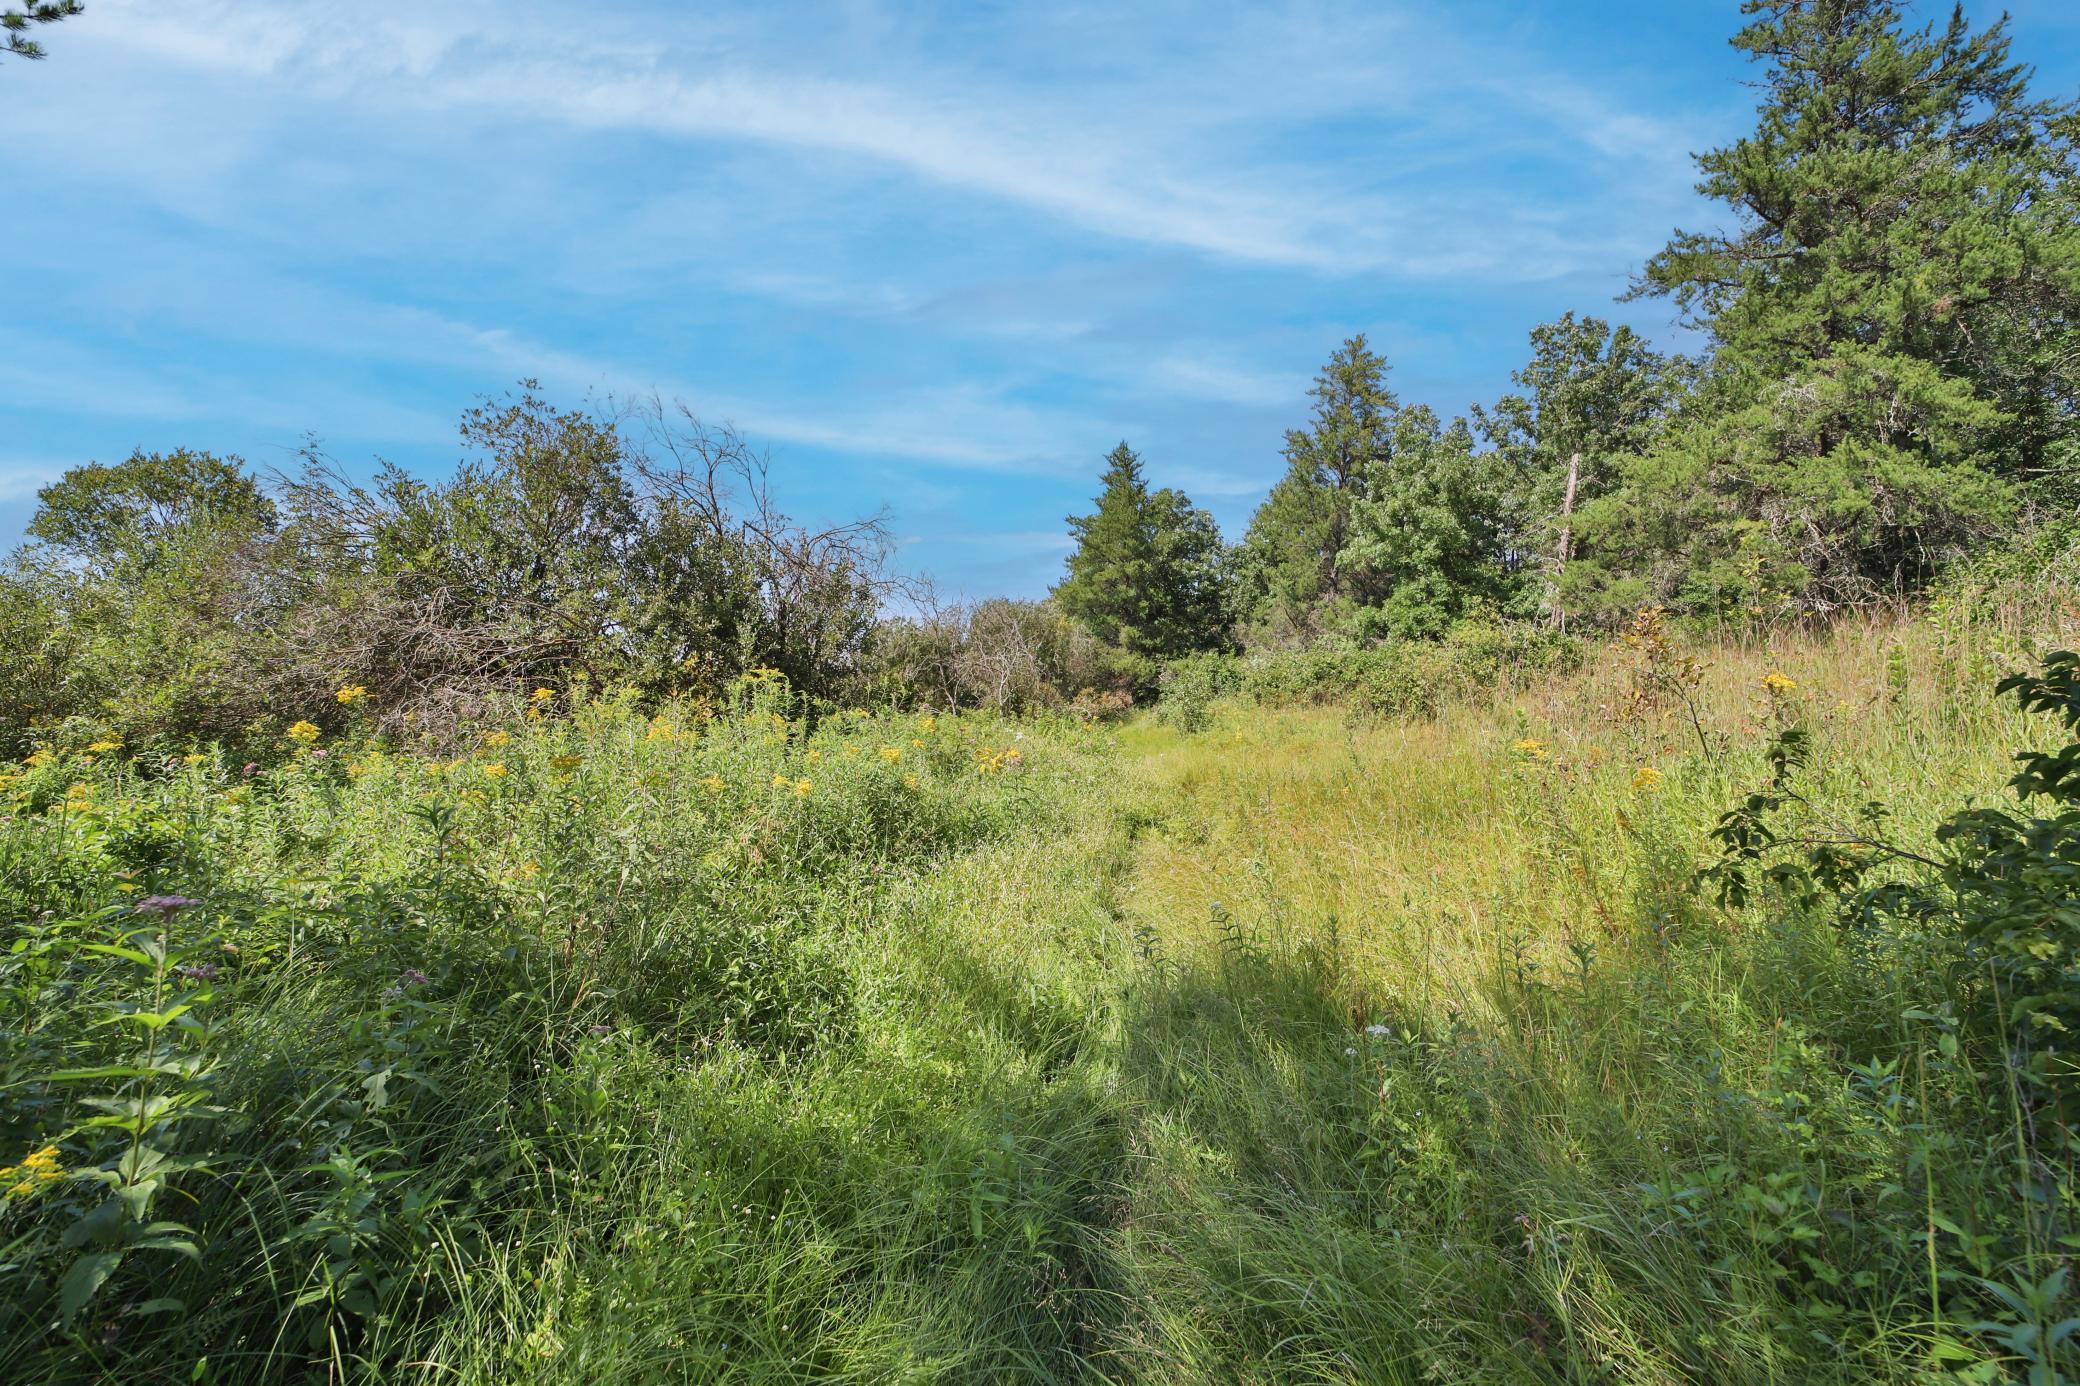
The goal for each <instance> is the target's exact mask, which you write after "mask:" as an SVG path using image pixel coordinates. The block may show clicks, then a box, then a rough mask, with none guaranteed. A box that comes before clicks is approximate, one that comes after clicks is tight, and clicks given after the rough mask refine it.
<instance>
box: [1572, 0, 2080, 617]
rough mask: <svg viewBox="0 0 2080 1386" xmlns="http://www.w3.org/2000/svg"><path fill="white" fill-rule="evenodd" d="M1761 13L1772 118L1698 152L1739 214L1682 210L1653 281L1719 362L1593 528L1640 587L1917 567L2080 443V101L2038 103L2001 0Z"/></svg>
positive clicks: (1969, 533)
mask: <svg viewBox="0 0 2080 1386" xmlns="http://www.w3.org/2000/svg"><path fill="white" fill-rule="evenodd" d="M1744 12H1745V13H1746V14H1747V15H1749V16H1750V17H1751V21H1752V22H1751V23H1749V25H1748V26H1747V27H1746V28H1744V29H1742V30H1741V32H1740V33H1739V34H1738V35H1737V36H1736V38H1735V39H1734V43H1735V45H1736V46H1737V47H1739V48H1741V49H1742V50H1743V51H1745V52H1747V53H1748V54H1750V55H1751V56H1752V57H1754V58H1756V59H1757V60H1760V61H1764V62H1766V63H1767V64H1768V72H1767V74H1766V76H1765V79H1764V81H1763V84H1762V85H1763V89H1764V99H1763V102H1762V105H1761V108H1760V113H1759V115H1760V119H1759V121H1758V125H1757V128H1756V130H1755V132H1754V133H1753V134H1752V135H1750V136H1748V137H1746V138H1744V139H1741V140H1739V141H1737V142H1735V143H1734V144H1732V145H1730V146H1728V147H1726V148H1722V149H1717V150H1713V151H1711V152H1709V153H1707V154H1705V155H1703V156H1701V158H1700V159H1699V165H1700V167H1701V169H1702V170H1703V173H1704V179H1703V181H1702V182H1701V183H1700V184H1699V188H1700V190H1701V191H1703V192H1705V193H1707V194H1708V195H1710V196H1712V197H1714V198H1717V199H1719V200H1721V201H1723V202H1725V203H1727V204H1728V205H1729V206H1731V207H1732V208H1734V209H1735V212H1736V214H1737V218H1738V224H1737V227H1736V229H1735V230H1734V231H1732V232H1731V233H1728V234H1718V233H1681V234H1678V235H1677V236H1676V238H1675V239H1674V240H1672V241H1671V242H1670V243H1669V245H1668V247H1667V248H1666V249H1664V250H1663V251H1662V252H1661V253H1660V254H1659V255H1657V256H1655V257H1654V258H1653V260H1652V261H1650V262H1649V264H1648V265H1647V267H1646V270H1645V272H1644V274H1643V276H1642V277H1641V279H1640V281H1639V283H1638V284H1637V285H1636V287H1635V291H1636V292H1640V293H1652V294H1666V295H1670V296H1672V297H1673V298H1674V299H1675V301H1676V302H1677V304H1678V305H1680V306H1681V307H1682V308H1683V309H1684V310H1685V311H1686V312H1687V313H1689V314H1691V316H1692V318H1693V320H1694V321H1697V322H1698V323H1699V324H1700V325H1702V326H1704V327H1705V328H1707V329H1708V331H1709V332H1710V334H1711V337H1712V340H1713V344H1714V348H1715V351H1714V367H1713V371H1712V375H1711V378H1710V380H1709V381H1708V382H1707V385H1706V388H1705V391H1704V393H1703V395H1702V396H1701V398H1700V399H1699V400H1698V401H1697V406H1696V407H1694V408H1693V409H1691V410H1690V411H1689V417H1688V419H1687V421H1686V424H1685V426H1684V427H1683V428H1682V429H1680V430H1678V431H1677V432H1675V433H1674V434H1672V435H1671V436H1670V438H1669V440H1668V442H1667V443H1666V444H1665V445H1664V446H1662V447H1659V448H1656V449H1655V451H1654V453H1653V455H1652V456H1650V457H1649V458H1647V459H1646V460H1645V461H1644V462H1642V463H1640V464H1639V465H1637V466H1636V467H1633V468H1630V469H1629V475H1628V477H1627V478H1626V483H1625V485H1624V486H1623V487H1621V488H1620V489H1621V491H1622V492H1623V493H1624V494H1623V495H1622V496H1620V495H1614V496H1611V497H1606V498H1605V499H1604V500H1603V501H1600V502H1597V503H1595V504H1594V505H1592V506H1591V507H1590V511H1591V513H1590V514H1587V515H1585V516H1584V519H1583V533H1584V534H1585V535H1586V534H1589V533H1591V532H1592V531H1594V532H1596V533H1598V534H1599V535H1600V536H1601V537H1600V538H1598V539H1597V541H1596V542H1598V543H1601V544H1605V545H1606V547H1607V552H1606V554H1605V557H1606V559H1609V558H1612V557H1615V556H1617V554H1618V551H1620V550H1626V549H1630V550H1631V554H1630V563H1631V566H1632V569H1633V572H1632V574H1631V575H1630V576H1631V579H1632V581H1631V584H1630V585H1631V587H1632V588H1633V589H1636V590H1635V591H1634V592H1633V593H1630V594H1628V596H1629V595H1637V594H1638V592H1639V591H1644V592H1645V594H1646V595H1650V596H1654V597H1657V598H1659V597H1669V596H1674V597H1678V598H1680V599H1683V600H1687V601H1690V602H1692V603H1697V604H1716V605H1746V606H1750V607H1759V606H1762V605H1763V604H1765V602H1766V601H1767V600H1769V599H1771V598H1772V597H1773V596H1775V595H1781V596H1787V597H1790V598H1792V599H1795V600H1796V601H1797V602H1798V603H1799V604H1801V605H1803V606H1806V607H1809V608H1810V607H1822V608H1824V607H1828V606H1833V605H1838V604H1844V603H1857V602H1863V601H1868V600H1871V599H1873V598H1876V597H1879V596H1884V595H1888V594H1893V593H1900V592H1904V591H1909V590H1912V589H1914V588H1916V587H1918V586H1919V585H1921V584H1922V583H1924V582H1925V581H1926V580H1927V579H1928V577H1929V576H1930V575H1931V574H1932V573H1933V571H1934V570H1935V569H1936V567H1937V566H1938V565H1940V564H1941V563H1942V562H1944V561H1946V560H1947V559H1949V558H1951V557H1954V556H1955V555H1956V554H1958V553H1960V552H1962V551H1963V549H1964V548H1965V546H1967V545H1968V544H1970V543H1972V542H1973V541H1975V540H1976V539H1978V538H1980V537H1982V536H1985V535H1987V534H1990V533H1992V532H1994V531H1995V530H1996V529H1997V528H1998V527H2000V526H2002V525H2004V524H2005V523H2007V522H2008V521H2009V519H2010V517H2011V516H2012V515H2013V514H2014V513H2015V510H2016V507H2017V505H2018V504H2019V502H2020V501H2021V499H2022V497H2021V496H2020V495H2019V494H2018V493H2017V489H2016V487H2015V486H2014V485H2011V484H2010V483H2021V482H2024V481H2027V480H2028V479H2030V478H2032V477H2035V476H2037V475H2039V474H2040V473H2041V472H2042V471H2043V470H2044V469H2046V468H2047V467H2049V466H2052V465H2054V464H2055V463H2056V462H2057V461H2058V460H2059V459H2060V458H2061V457H2063V456H2065V455H2067V453H2068V452H2069V450H2070V447H2071V440H2072V437H2073V432H2074V426H2075V424H2074V419H2075V407H2074V406H2075V392H2074V382H2073V378H2072V361H2071V353H2070V351H2069V349H2067V348H2065V347H2064V346H2063V343H2064V342H2065V341H2068V340H2070V333H2071V331H2072V327H2073V324H2074V318H2075V310H2076V306H2080V233H2076V231H2075V228H2074V226H2073V224H2072V220H2071V217H2070V212H2071V209H2072V196H2073V195H2072V188H2071V173H2072V163H2073V154H2074V142H2073V141H2074V134H2075V130H2076V117H2075V114H2074V108H2073V107H2072V106H2070V105H2059V104H2053V103H2048V102H2033V101H2031V100H2029V98H2028V94H2027V84H2028V71H2027V69H2026V68H2024V67H2022V66H2020V65H2018V64H2016V63H2013V62H2011V61H2010V60H2009V57H2008V40H2007V37H2006V34H2005V32H2004V24H2003V23H1996V24H1995V25H1993V26H1992V27H1990V28H1988V29H1986V30H1984V31H1982V32H1979V33H1976V34H1975V33H1973V32H1971V30H1970V28H1969V27H1968V26H1967V25H1966V23H1965V21H1964V19H1963V17H1962V14H1961V13H1957V14H1953V16H1952V17H1951V19H1950V20H1949V22H1948V23H1947V24H1946V25H1945V26H1943V28H1942V29H1941V30H1940V32H1939V31H1937V30H1936V29H1934V28H1933V27H1930V28H1923V29H1920V30H1914V31H1909V30H1907V29H1906V28H1905V27H1904V25H1903V23H1902V20H1901V16H1900V12H1899V9H1898V7H1897V6H1896V5H1895V4H1893V3H1890V0H1748V3H1747V4H1746V5H1745V6H1744ZM1642 584H1644V586H1642ZM1622 585H1624V584H1621V586H1622Z"/></svg>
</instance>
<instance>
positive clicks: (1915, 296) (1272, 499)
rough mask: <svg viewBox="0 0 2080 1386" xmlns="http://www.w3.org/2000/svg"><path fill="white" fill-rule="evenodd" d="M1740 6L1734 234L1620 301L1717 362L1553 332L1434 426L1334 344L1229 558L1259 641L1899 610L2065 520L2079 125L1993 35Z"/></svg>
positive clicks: (1881, 5)
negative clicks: (1971, 564) (1494, 391)
mask: <svg viewBox="0 0 2080 1386" xmlns="http://www.w3.org/2000/svg"><path fill="white" fill-rule="evenodd" d="M1744 10H1745V13H1746V14H1747V16H1748V17H1749V20H1750V22H1749V23H1748V25H1747V27H1745V28H1743V29H1742V30H1741V31H1740V32H1739V33H1738V34H1737V35H1736V37H1735V39H1734V43H1735V45H1736V46H1737V47H1738V48H1739V49H1741V50H1742V51H1743V52H1745V53H1746V54H1748V55H1749V56H1750V57H1752V58H1753V59H1755V60H1756V61H1757V62H1758V63H1760V64H1761V65H1762V73H1761V75H1760V81H1759V83H1758V86H1759V87H1760V89H1761V93H1762V99H1761V103H1760V106H1759V109H1758V111H1757V124H1756V128H1755V131H1754V133H1753V134H1751V135H1749V136H1747V137H1744V138H1742V139H1740V140H1738V141H1736V142H1735V143H1734V144H1732V145H1729V146H1727V147H1725V148H1722V149H1715V150H1711V151H1708V152H1706V153H1704V154H1702V155H1700V156H1699V157H1698V165H1699V168H1700V170H1701V172H1702V174H1703V179H1702V181H1701V183H1700V184H1699V188H1700V190H1701V191H1702V192H1704V193H1705V194H1706V195H1708V196H1709V197H1711V198H1713V199H1716V200H1717V201H1719V202H1721V203H1723V204H1724V205H1725V206H1726V208H1727V209H1728V213H1729V216H1730V219H1731V221H1730V229H1728V230H1725V231H1713V232H1684V233H1679V234H1677V236H1676V237H1675V238H1674V239H1673V240H1672V241H1671V242H1670V243H1669V244H1668V246H1667V248H1666V249H1665V250H1663V251H1662V252H1661V253H1660V254H1658V255H1656V256H1655V257H1654V258H1653V259H1652V260H1651V261H1649V263H1648V264H1647V266H1646V267H1645V269H1644V271H1643V272H1642V273H1641V275H1640V276H1639V278H1638V280H1637V283H1636V285H1635V291H1634V292H1635V294H1636V295H1651V296H1665V297H1668V298H1669V299H1671V300H1672V301H1673V302H1674V303H1675V304H1676V305H1677V307H1678V308H1679V309H1680V310H1681V311H1682V312H1683V313H1684V314H1685V315H1686V317H1687V318H1688V319H1689V321H1690V322H1691V324H1692V325H1693V326H1696V327H1698V328H1700V329H1702V331H1703V333H1704V335H1705V338H1706V340H1707V342H1708V345H1709V350H1708V352H1707V354H1706V355H1705V356H1704V357H1703V358H1702V359H1700V360H1697V361H1690V360H1684V359H1680V358H1670V357H1666V356H1664V355H1662V354H1660V353H1657V352H1655V351H1654V350H1653V349H1652V348H1650V347H1649V346H1648V345H1647V344H1646V343H1645V342H1644V341H1642V340H1641V339H1640V338H1639V337H1638V336H1637V335H1635V334H1634V333H1633V332H1632V331H1631V330H1630V329H1628V328H1625V327H1618V328H1615V329H1614V328H1613V327H1611V326H1610V324H1608V323H1606V322H1604V321H1602V320H1599V319H1596V318H1593V317H1586V316H1579V315H1577V314H1574V313H1568V314H1565V315H1563V316H1562V317H1561V318H1560V319H1559V320H1557V321H1555V322H1552V323H1548V324H1546V325H1544V326H1541V327H1539V328H1537V329H1536V330H1534V331H1533V333H1532V335H1531V348H1532V359H1531V360H1530V362H1529V363H1528V364H1527V365H1526V366H1525V367H1524V368H1523V369H1522V370H1520V371H1519V372H1517V375H1516V382H1517V384H1518V386H1519V388H1520V391H1521V392H1520V393H1515V394H1511V395H1507V396H1505V397H1504V398H1502V399H1501V400H1499V401H1498V402H1496V403H1495V404H1494V405H1493V406H1490V407H1487V408H1482V407H1480V406H1478V405H1476V406H1474V407H1473V408H1472V410H1471V422H1470V423H1468V422H1464V421H1459V420H1453V421H1451V422H1449V423H1445V422H1443V421H1441V420H1440V419H1439V418H1438V417H1437V416H1436V415H1435V414H1434V413H1433V412H1432V411H1430V410H1429V409H1427V408H1425V407H1423V406H1420V405H1404V404H1403V403H1402V402H1401V401H1400V400H1399V399H1398V398H1397V397H1396V396H1395V394H1394V392H1393V391H1392V390H1391V389H1389V388H1388V386H1387V383H1386V382H1387V375H1388V363H1387V361H1386V360H1385V358H1384V357H1382V356H1381V355H1380V354H1379V353H1378V352H1376V351H1374V350H1373V349H1372V347H1371V346H1370V344H1369V343H1368V342H1367V340H1366V339H1365V337H1363V336H1362V335H1361V336H1356V337H1353V338H1351V339H1350V340H1348V341H1346V342H1345V343H1343V345H1342V346H1340V347H1339V348H1338V349H1337V350H1336V351H1335V352H1334V353H1333V354H1332V356H1331V357H1330V359H1329V361H1328V363H1327V364H1326V365H1325V366H1324V367H1323V368H1322V371H1321V374H1320V375H1319V377H1318V378H1317V380H1316V382H1315V386H1314V389H1313V391H1312V395H1313V399H1314V410H1313V413H1314V417H1313V420H1312V422H1311V424H1310V426H1309V427H1308V428H1306V429H1303V430H1295V431H1293V432H1292V433H1289V434H1288V435H1287V440H1286V448H1285V455H1286V461H1287V467H1286V472H1285V474H1284V475H1283V476H1282V477H1280V478H1279V479H1278V480H1277V481H1276V483H1275V484H1274V485H1273V486H1272V487H1271V490H1270V494H1269V495H1268V497H1267V498H1266V499H1265V501H1264V503H1263V505H1262V506H1261V507H1260V508H1259V509H1258V511H1257V512H1256V515H1255V516H1254V518H1253V519H1252V521H1251V523H1250V526H1249V530H1248V533H1247V535H1246V536H1245V537H1244V538H1243V540H1242V541H1241V543H1240V544H1239V545H1237V548H1236V557H1235V571H1236V589H1235V600H1234V603H1233V609H1234V612H1235V614H1236V616H1237V617H1238V619H1239V622H1240V627H1241V629H1242V631H1243V633H1244V635H1245V638H1246V639H1247V640H1248V641H1249V642H1250V643H1252V644H1257V645H1278V644H1289V643H1294V642H1298V641H1305V640H1308V639H1313V638H1318V637H1320V636H1321V635H1323V634H1325V633H1331V634H1341V635H1349V636H1356V637H1358V638H1361V639H1364V638H1377V637H1381V636H1392V637H1406V636H1411V635H1430V636H1434V635H1437V634H1439V633H1441V632H1443V631H1445V630H1447V629H1449V628H1450V626H1451V625H1452V624H1453V623H1454V622H1455V621H1457V620H1460V619H1463V618H1464V617H1465V616H1467V615H1468V614H1470V613H1476V612H1478V613H1482V614H1485V615H1488V616H1503V617H1514V618H1520V619H1530V618H1540V619H1544V620H1547V621H1549V622H1551V623H1553V624H1565V623H1566V622H1567V621H1568V619H1569V618H1570V617H1574V618H1577V619H1580V620H1585V621H1588V622H1590V623H1592V624H1600V625H1602V626H1604V627H1606V628H1615V627H1617V626H1619V625H1622V624H1623V623H1624V621H1625V620H1627V619H1628V618H1629V617H1630V615H1631V613H1632V612H1634V611H1635V610H1637V609H1639V608H1640V607H1642V606H1647V605H1656V606H1662V607H1665V608H1667V609H1669V610H1671V611H1674V612H1676V613H1678V614H1679V615H1682V616H1686V617H1690V618H1696V619H1705V620H1709V621H1712V622H1717V623H1722V624H1723V623H1725V622H1728V621H1734V622H1744V623H1757V622H1768V621H1773V620H1778V619H1782V618H1787V617H1788V618H1794V619H1796V618H1802V617H1808V616H1812V615H1815V614H1822V613H1829V612H1838V611H1841V610H1844V609H1852V608H1869V607H1872V606H1874V605H1878V604H1882V603H1894V604H1897V603H1899V602H1901V601H1904V600H1907V599H1910V598H1912V597H1914V596H1916V595H1917V594H1919V593H1921V592H1923V591H1925V590H1926V589H1927V588H1928V586H1929V585H1930V584H1931V583H1932V582H1934V581H1936V580H1938V579H1939V578H1940V576H1941V575H1942V573H1943V572H1944V571H1946V570H1947V569H1949V568H1951V567H1953V566H1955V565H1956V564H1957V563H1959V562H1960V561H1962V560H1964V559H1966V558H1968V557H1969V556H1971V555H1972V554H1974V553H1975V552H1977V551H1979V550H1980V549H1982V548H1983V547H1985V546H1986V545H1987V544H1988V542H1989V541H1991V540H1993V539H1995V538H1997V537H1999V536H2002V535H2005V534H2010V533H2012V532H2013V531H2014V529H2015V527H2016V526H2017V524H2018V523H2027V522H2034V521H2037V520H2041V519H2042V518H2044V517H2046V516H2052V515H2058V514H2061V513H2063V512H2064V510H2065V509H2067V508H2068V507H2069V506H2070V504H2071V502H2072V499H2073V497H2074V495H2075V494H2076V490H2075V486H2074V482H2073V477H2074V469H2075V466H2076V464H2080V355H2076V354H2075V352H2074V350H2073V346H2072V342H2073V337H2074V332H2075V326H2076V309H2080V195H2076V186H2080V184H2076V181H2075V178H2074V158H2075V148H2076V146H2075V137H2076V134H2080V106H2076V104H2075V103H2073V102H2071V101H2048V100H2041V99H2037V98H2034V97H2032V96H2031V94H2030V92H2029V89H2028V87H2029V71H2028V69H2027V68H2026V67H2025V66H2024V65H2022V64H2021V63H2019V62H2017V61H2015V60H2014V59H2013V58H2011V56H2010V54H2009V43H2008V39H2007V36H2006V32H2005V21H2002V22H1997V23H1995V24H1993V25H1991V26H1989V27H1987V28H1985V29H1983V30H1980V31H1978V32H1973V31H1972V30H1971V28H1970V27H1969V25H1968V24H1967V23H1966V21H1965V20H1964V18H1963V17H1962V14H1961V13H1959V14H1954V15H1952V16H1951V17H1950V18H1949V19H1948V20H1947V21H1946V22H1945V23H1944V24H1942V25H1940V26H1929V27H1924V28H1919V29H1916V28H1913V27H1911V26H1910V25H1909V23H1908V21H1907V20H1906V18H1905V17H1904V15H1903V14H1902V12H1901V10H1900V8H1899V6H1897V5H1896V4H1893V3H1891V2H1890V0H1748V3H1747V4H1746V5H1745V6H1744ZM1075 561H1080V560H1072V562H1075Z"/></svg>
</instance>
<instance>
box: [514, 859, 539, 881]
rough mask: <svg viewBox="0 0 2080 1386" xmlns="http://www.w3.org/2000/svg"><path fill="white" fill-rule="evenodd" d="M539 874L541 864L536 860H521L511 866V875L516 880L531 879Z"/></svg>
mask: <svg viewBox="0 0 2080 1386" xmlns="http://www.w3.org/2000/svg"><path fill="white" fill-rule="evenodd" d="M541 874H542V864H541V863H540V862H538V861H523V862H521V863H520V864H519V865H518V866H516V867H514V868H513V876H514V878H515V879H517V880H522V881H531V880H533V879H534V878H535V877H537V876H539V875H541Z"/></svg>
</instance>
